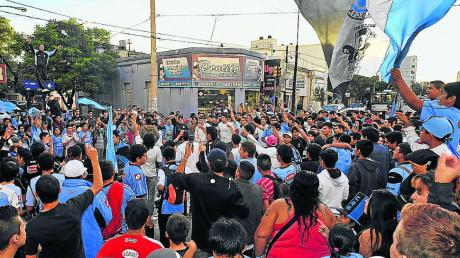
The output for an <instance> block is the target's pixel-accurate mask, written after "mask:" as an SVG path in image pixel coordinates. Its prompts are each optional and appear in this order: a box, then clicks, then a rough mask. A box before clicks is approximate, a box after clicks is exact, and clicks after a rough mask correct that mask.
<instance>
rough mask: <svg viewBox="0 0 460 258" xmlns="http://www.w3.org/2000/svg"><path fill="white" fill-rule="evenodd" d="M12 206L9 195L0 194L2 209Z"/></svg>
mask: <svg viewBox="0 0 460 258" xmlns="http://www.w3.org/2000/svg"><path fill="white" fill-rule="evenodd" d="M8 205H10V201H9V199H8V195H7V194H6V193H2V192H0V207H3V206H8Z"/></svg>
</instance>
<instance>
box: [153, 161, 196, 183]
mask: <svg viewBox="0 0 460 258" xmlns="http://www.w3.org/2000/svg"><path fill="white" fill-rule="evenodd" d="M177 167H178V165H175V164H174V165H171V167H170V169H171V170H172V171H173V172H174V171H176V169H177ZM190 173H192V170H190V169H189V168H188V167H185V174H190ZM165 180H166V175H165V172H164V171H163V169H159V170H158V185H162V186H164V185H165Z"/></svg>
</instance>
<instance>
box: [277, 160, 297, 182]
mask: <svg viewBox="0 0 460 258" xmlns="http://www.w3.org/2000/svg"><path fill="white" fill-rule="evenodd" d="M295 172H296V168H295V166H294V165H292V164H291V165H289V166H287V167H284V168H277V169H275V170H273V173H275V174H276V175H277V176H278V177H279V178H281V179H283V180H284V179H286V177H287V176H288V175H289V174H295Z"/></svg>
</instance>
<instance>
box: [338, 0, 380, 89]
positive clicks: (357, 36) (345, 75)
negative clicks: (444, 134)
mask: <svg viewBox="0 0 460 258" xmlns="http://www.w3.org/2000/svg"><path fill="white" fill-rule="evenodd" d="M344 15H345V13H344ZM368 17H369V15H368V12H367V9H366V0H355V1H354V2H353V3H352V4H351V7H350V10H349V11H348V13H347V14H346V18H345V20H344V22H343V24H342V27H341V29H340V34H339V37H338V38H337V41H336V42H335V45H334V51H333V53H332V61H331V65H330V66H329V80H330V82H331V86H332V89H334V91H335V92H337V93H338V94H339V95H341V96H343V95H344V94H345V92H346V91H347V88H348V85H349V83H350V81H351V80H352V79H353V75H355V73H356V72H357V70H358V69H359V63H360V61H361V59H362V58H363V57H364V53H365V51H366V49H368V48H369V46H370V42H369V41H370V39H372V38H374V37H375V32H374V27H375V24H374V23H373V22H372V21H371V19H368Z"/></svg>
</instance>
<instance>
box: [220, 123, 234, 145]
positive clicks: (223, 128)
mask: <svg viewBox="0 0 460 258" xmlns="http://www.w3.org/2000/svg"><path fill="white" fill-rule="evenodd" d="M227 123H228V124H229V125H230V126H234V125H233V123H232V122H227ZM217 130H219V139H220V140H221V141H223V142H225V143H230V142H232V129H231V128H230V127H229V126H227V125H226V124H224V123H222V122H220V123H219V124H218V125H217Z"/></svg>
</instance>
